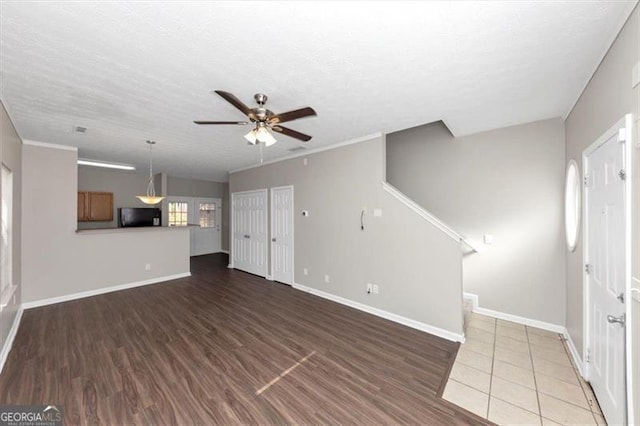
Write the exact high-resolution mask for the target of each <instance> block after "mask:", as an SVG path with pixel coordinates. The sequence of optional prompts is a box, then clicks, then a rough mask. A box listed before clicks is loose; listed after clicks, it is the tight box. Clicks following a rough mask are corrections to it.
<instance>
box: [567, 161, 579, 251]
mask: <svg viewBox="0 0 640 426" xmlns="http://www.w3.org/2000/svg"><path fill="white" fill-rule="evenodd" d="M581 208H582V206H581V200H580V172H579V171H578V164H576V162H575V160H571V161H569V165H568V166H567V180H566V182H565V190H564V226H565V232H566V237H567V248H568V249H569V251H574V250H575V249H576V245H577V244H578V235H579V233H580V213H581V212H580V209H581Z"/></svg>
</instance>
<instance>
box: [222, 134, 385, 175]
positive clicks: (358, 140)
mask: <svg viewBox="0 0 640 426" xmlns="http://www.w3.org/2000/svg"><path fill="white" fill-rule="evenodd" d="M381 137H382V132H377V133H372V134H370V135H366V136H361V137H359V138H354V139H350V140H348V141H344V142H338V143H336V144H333V145H329V146H323V147H320V148H315V149H305V150H304V151H301V152H297V153H295V154H291V155H287V156H285V157H281V158H276V159H274V160H269V161H265V162H263V163H259V164H252V165H250V166H246V167H240V168H238V169H234V170H231V171H229V174H232V173H237V172H243V171H245V170H251V169H256V168H258V167H262V166H266V165H268V164H274V163H279V162H281V161H286V160H291V159H292V158H298V157H306V156H307V155H311V154H317V153H319V152H323V151H330V150H332V149H337V148H342V147H343V146H347V145H353V144H356V143H361V142H367V141H370V140H372V139H376V138H381Z"/></svg>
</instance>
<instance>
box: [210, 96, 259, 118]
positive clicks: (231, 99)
mask: <svg viewBox="0 0 640 426" xmlns="http://www.w3.org/2000/svg"><path fill="white" fill-rule="evenodd" d="M215 92H216V93H217V94H218V95H220V96H221V97H222V98H223V99H224V100H225V101H227V102H229V103H230V104H231V105H233V106H234V107H236V108H238V109H239V110H240V111H242V113H243V114H244V115H249V113H250V112H251V108H249V107H248V106H246V105H245V104H244V103H242V101H241V100H240V99H238V98H236V97H235V95H232V94H231V93H229V92H225V91H224V90H216V91H215Z"/></svg>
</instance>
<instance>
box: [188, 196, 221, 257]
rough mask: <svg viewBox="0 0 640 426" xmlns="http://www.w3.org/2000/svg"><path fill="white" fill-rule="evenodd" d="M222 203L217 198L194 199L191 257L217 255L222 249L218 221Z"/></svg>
mask: <svg viewBox="0 0 640 426" xmlns="http://www.w3.org/2000/svg"><path fill="white" fill-rule="evenodd" d="M221 207H222V201H221V200H220V199H219V198H194V199H193V208H192V212H193V215H194V219H193V221H192V223H193V225H197V226H195V227H193V228H191V256H200V255H203V254H210V253H218V252H220V250H221V249H222V242H221V230H220V221H221V219H222V215H221Z"/></svg>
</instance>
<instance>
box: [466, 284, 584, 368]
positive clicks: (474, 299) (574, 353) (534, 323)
mask: <svg viewBox="0 0 640 426" xmlns="http://www.w3.org/2000/svg"><path fill="white" fill-rule="evenodd" d="M463 297H464V298H465V299H469V300H471V303H472V304H473V312H476V313H478V314H482V315H487V316H490V317H493V318H498V319H502V320H506V321H511V322H515V323H518V324H523V325H528V326H529V327H536V328H541V329H543V330H547V331H551V332H554V333H558V334H562V335H563V336H564V338H565V339H566V340H567V346H568V347H569V353H570V354H571V357H572V358H573V362H574V363H575V364H576V367H577V368H578V372H579V373H580V375H581V376H582V377H584V378H585V379H586V376H585V372H586V370H585V368H584V363H583V362H582V357H581V356H580V352H579V351H578V349H577V348H576V345H575V344H574V343H573V340H572V339H571V336H570V335H569V331H568V330H567V328H566V327H564V326H562V325H557V324H552V323H549V322H544V321H538V320H534V319H531V318H525V317H521V316H518V315H512V314H505V313H504V312H500V311H494V310H492V309H486V308H481V307H480V306H478V300H479V298H478V295H477V294H473V293H464V294H463Z"/></svg>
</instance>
